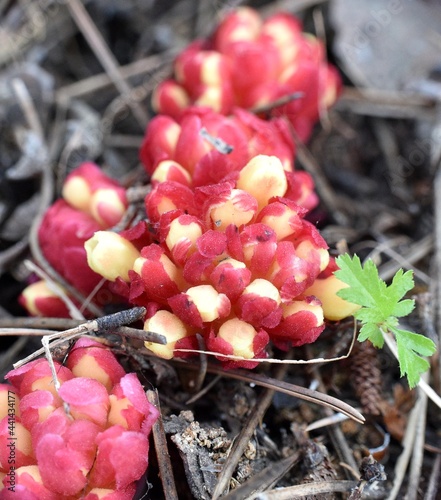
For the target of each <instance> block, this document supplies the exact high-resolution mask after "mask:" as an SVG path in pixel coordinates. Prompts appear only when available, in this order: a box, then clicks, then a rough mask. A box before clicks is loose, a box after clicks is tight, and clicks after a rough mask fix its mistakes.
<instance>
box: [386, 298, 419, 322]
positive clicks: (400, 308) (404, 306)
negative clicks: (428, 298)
mask: <svg viewBox="0 0 441 500" xmlns="http://www.w3.org/2000/svg"><path fill="white" fill-rule="evenodd" d="M414 307H415V301H414V300H413V299H405V300H401V301H400V302H398V303H397V304H395V307H394V308H393V310H392V313H391V314H392V316H396V317H397V318H403V317H404V316H408V315H409V314H410V313H411V312H412V311H413V309H414Z"/></svg>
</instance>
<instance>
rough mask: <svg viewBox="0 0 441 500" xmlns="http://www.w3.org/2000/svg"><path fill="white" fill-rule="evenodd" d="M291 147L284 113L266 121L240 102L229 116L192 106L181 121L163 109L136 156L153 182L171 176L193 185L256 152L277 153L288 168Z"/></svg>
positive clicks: (225, 173) (233, 169) (224, 174)
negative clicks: (277, 117)
mask: <svg viewBox="0 0 441 500" xmlns="http://www.w3.org/2000/svg"><path fill="white" fill-rule="evenodd" d="M294 153H295V151H294V143H293V140H292V138H291V135H290V132H289V128H288V126H287V124H286V122H285V121H284V120H282V119H276V120H272V121H264V120H261V119H260V118H258V117H256V116H255V115H253V114H251V113H248V112H247V111H245V110H243V109H239V108H235V109H234V110H233V112H232V115H231V116H228V117H227V116H223V115H221V114H218V113H215V112H213V111H212V110H210V109H209V108H206V107H204V108H196V107H191V108H189V109H187V110H186V111H185V112H184V113H183V114H182V116H181V118H180V120H179V122H178V121H175V120H174V119H173V118H170V117H168V116H164V115H158V116H156V117H155V118H153V120H152V121H151V122H150V124H149V126H148V127H147V130H146V134H145V138H144V142H143V144H142V146H141V151H140V156H141V161H142V162H143V164H144V166H145V168H146V170H147V172H148V173H149V174H150V175H151V176H152V183H153V184H156V183H157V182H158V181H159V182H163V181H174V182H178V183H180V184H183V185H184V186H186V187H190V186H193V187H197V186H204V185H208V184H217V183H219V182H222V181H226V180H229V179H230V178H235V177H236V176H237V175H236V174H237V172H238V171H239V170H240V169H241V168H242V167H243V166H244V165H245V164H246V163H247V162H248V161H249V160H250V159H251V158H253V157H254V156H256V155H259V154H265V155H274V156H277V157H278V158H279V159H280V161H281V162H282V164H283V167H284V168H285V169H286V170H287V171H292V170H293V159H294Z"/></svg>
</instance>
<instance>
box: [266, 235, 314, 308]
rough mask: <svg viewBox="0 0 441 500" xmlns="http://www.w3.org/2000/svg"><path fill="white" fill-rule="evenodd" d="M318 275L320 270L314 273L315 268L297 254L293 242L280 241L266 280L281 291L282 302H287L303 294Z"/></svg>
mask: <svg viewBox="0 0 441 500" xmlns="http://www.w3.org/2000/svg"><path fill="white" fill-rule="evenodd" d="M317 274H318V269H316V270H315V272H314V267H313V266H312V265H311V264H310V263H309V262H307V261H306V260H304V259H301V258H300V257H299V256H298V255H297V254H296V251H295V248H294V244H293V243H292V242H290V241H280V242H279V243H278V244H277V250H276V253H275V256H274V261H273V263H272V264H271V267H270V269H269V271H268V273H267V275H266V278H267V279H268V280H269V281H271V283H273V284H274V285H275V286H276V287H277V288H278V289H279V290H280V296H281V298H282V300H283V301H287V300H292V299H294V298H296V297H297V296H298V295H300V294H301V293H303V292H304V291H305V290H306V288H307V287H308V286H309V285H310V284H311V283H312V282H313V281H314V279H315V278H316V277H317Z"/></svg>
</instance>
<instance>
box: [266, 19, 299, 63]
mask: <svg viewBox="0 0 441 500" xmlns="http://www.w3.org/2000/svg"><path fill="white" fill-rule="evenodd" d="M262 34H263V35H265V36H267V37H269V38H271V39H272V40H273V42H274V43H275V45H276V46H277V48H278V50H279V54H280V58H281V60H282V65H283V66H284V67H287V66H288V65H291V64H293V63H294V62H295V60H296V58H297V56H298V53H299V43H300V40H301V37H302V25H301V23H300V21H299V20H298V19H296V18H295V17H294V16H291V15H289V14H285V13H278V14H275V15H273V16H271V17H269V18H268V19H267V20H266V21H265V22H264V23H263V26H262Z"/></svg>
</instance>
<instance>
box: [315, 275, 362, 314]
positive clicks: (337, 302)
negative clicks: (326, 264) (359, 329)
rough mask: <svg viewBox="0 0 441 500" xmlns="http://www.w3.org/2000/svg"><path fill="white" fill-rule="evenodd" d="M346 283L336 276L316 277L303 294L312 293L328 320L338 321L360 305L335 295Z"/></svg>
mask: <svg viewBox="0 0 441 500" xmlns="http://www.w3.org/2000/svg"><path fill="white" fill-rule="evenodd" d="M347 287H348V285H347V284H346V283H343V282H342V281H340V280H339V279H338V278H337V277H336V276H334V275H330V276H328V277H327V278H326V279H316V280H315V281H314V283H313V284H312V286H310V287H309V288H308V289H307V290H306V291H305V294H307V295H314V296H315V297H317V298H318V299H319V300H320V302H321V303H322V307H323V314H324V316H325V318H326V319H328V320H330V321H340V320H342V319H344V318H347V317H348V316H351V315H353V314H354V312H355V311H357V309H360V306H359V305H357V304H353V303H352V302H348V301H346V300H344V299H342V298H340V297H339V296H338V295H337V292H338V291H339V290H341V289H342V288H347Z"/></svg>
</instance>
